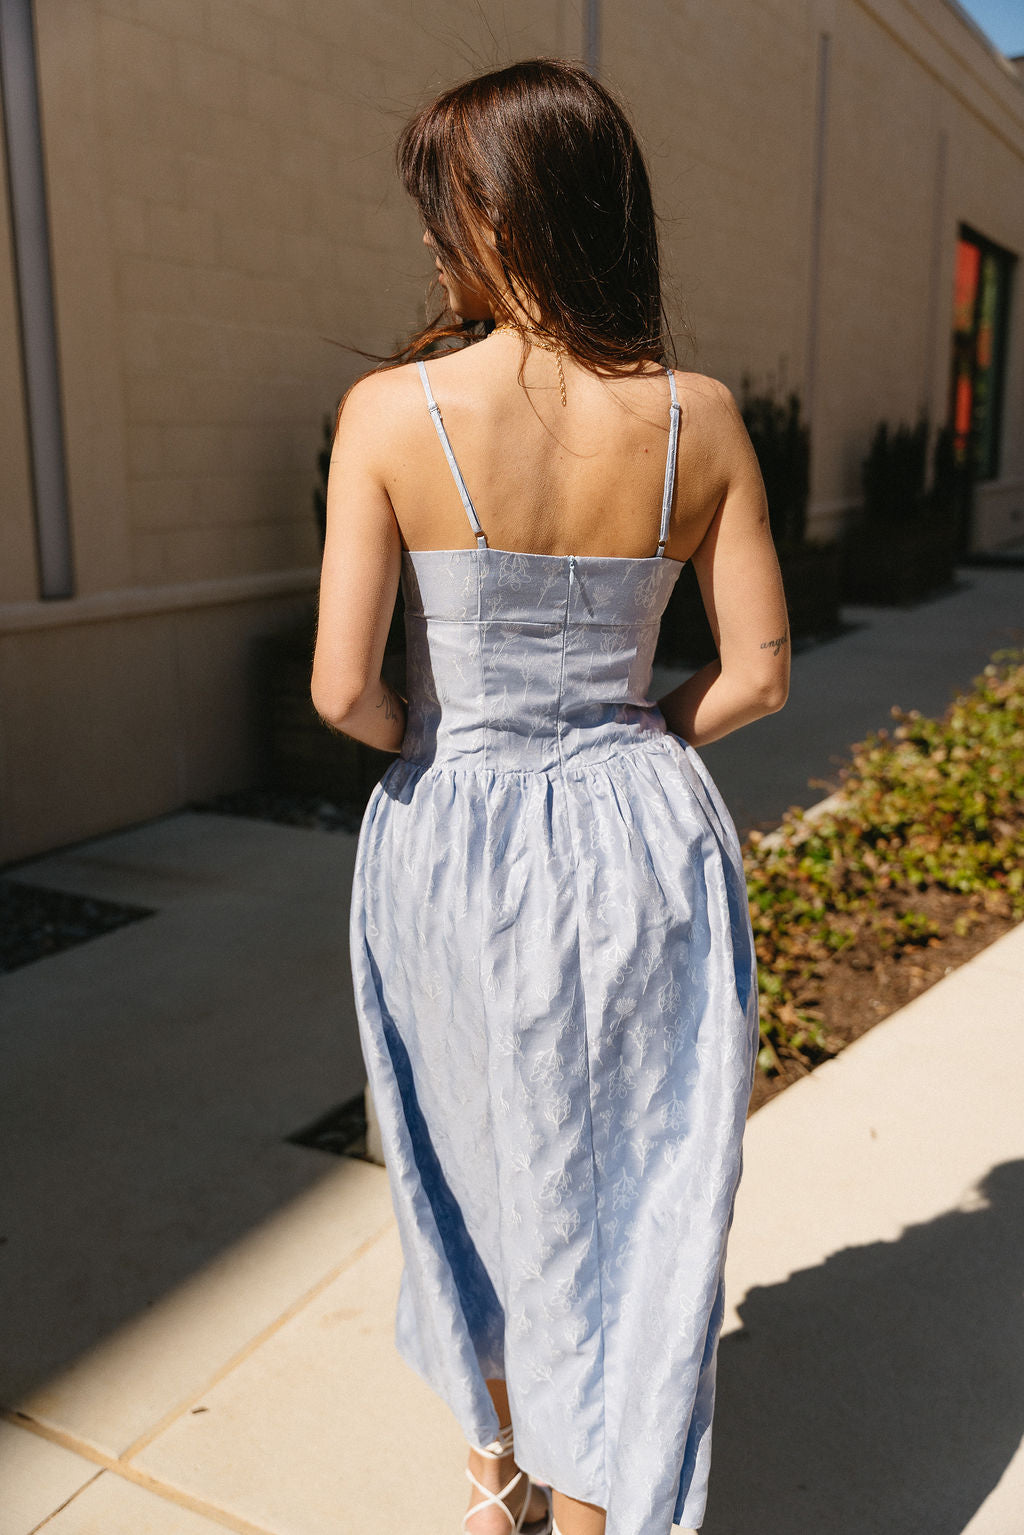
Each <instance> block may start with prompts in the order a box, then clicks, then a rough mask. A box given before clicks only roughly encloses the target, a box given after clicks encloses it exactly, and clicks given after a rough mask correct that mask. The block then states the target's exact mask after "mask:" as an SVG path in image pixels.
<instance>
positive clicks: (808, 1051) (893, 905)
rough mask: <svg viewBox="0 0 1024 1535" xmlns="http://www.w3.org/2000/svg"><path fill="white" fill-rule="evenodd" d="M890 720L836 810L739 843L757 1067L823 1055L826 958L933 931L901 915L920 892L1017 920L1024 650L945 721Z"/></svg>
mask: <svg viewBox="0 0 1024 1535" xmlns="http://www.w3.org/2000/svg"><path fill="white" fill-rule="evenodd" d="M892 713H893V717H894V719H895V720H896V721H897V724H896V726H895V728H894V729H893V731H892V733H891V734H890V733H889V731H887V730H880V731H878V732H877V733H875V734H873V735H871V736H869V737H868V738H867V739H866V740H865V741H863V742H861V743H860V744H859V745H857V746H855V747H854V748H853V749H852V753H851V759H850V762H849V764H848V765H847V766H846V767H845V768H844V769H843V770H842V789H843V796H844V798H843V801H842V803H841V804H840V806H839V807H838V808H837V809H835V810H834V811H832V812H831V813H830V814H828V815H824V816H822V817H820V818H819V819H817V820H814V821H807V820H806V819H805V818H804V815H803V812H802V811H800V810H795V811H790V812H789V813H788V814H787V815H786V817H785V818H784V820H783V822H782V826H781V828H780V830H779V833H778V840H777V841H775V840H774V839H771V840H769V842H768V843H767V844H765V843H764V838H763V836H761V835H760V834H758V833H756V832H755V833H751V835H750V837H749V839H748V844H747V852H746V872H747V889H748V894H749V897H750V911H751V919H752V921H753V925H754V936H755V941H756V945H757V957H758V966H759V977H760V993H761V1037H762V1052H761V1057H760V1062H761V1065H762V1067H763V1068H764V1069H766V1070H772V1069H776V1068H777V1067H778V1064H779V1056H780V1055H788V1056H791V1057H796V1058H799V1059H800V1060H802V1061H804V1062H805V1063H813V1062H814V1061H816V1060H821V1059H823V1058H825V1057H826V1056H828V1055H829V1054H831V1053H832V1051H831V1050H830V1049H829V1047H828V1043H827V1040H826V1037H825V1034H824V1030H823V1028H822V1018H821V1013H820V1009H819V1007H818V1006H817V1005H816V1003H815V1001H814V996H815V993H816V992H817V991H818V990H819V989H820V980H821V977H822V975H823V974H824V970H825V967H826V966H827V965H828V963H829V962H830V961H831V959H832V958H833V957H834V956H835V955H838V954H841V953H842V952H843V950H844V949H846V948H848V947H849V946H850V945H851V944H853V943H854V942H855V941H856V940H857V938H858V937H860V936H861V935H863V934H864V933H865V932H868V933H869V934H870V935H871V936H873V937H874V939H875V940H876V941H877V942H878V943H879V944H880V945H881V947H882V948H884V949H887V950H889V951H895V952H899V951H903V950H907V949H910V948H911V947H913V946H914V945H915V944H920V943H922V942H927V941H928V939H929V938H930V937H931V936H932V935H933V934H934V932H935V928H934V925H933V924H932V923H931V922H929V921H928V919H926V918H924V917H922V916H921V915H919V914H918V913H915V912H914V911H913V910H912V909H911V910H903V911H900V910H899V906H900V903H901V901H902V902H903V903H904V904H907V903H909V901H910V900H912V898H913V895H914V893H915V892H921V891H924V890H928V889H940V890H945V891H954V892H958V893H961V894H963V895H965V896H967V895H972V896H975V897H977V898H978V899H980V900H982V901H983V902H984V904H985V905H986V906H988V907H989V908H991V909H992V910H995V911H999V912H1002V913H1004V914H1005V915H1008V916H1013V917H1016V918H1021V917H1024V650H1007V651H998V652H996V653H995V654H994V655H993V656H992V659H991V661H990V662H989V664H988V665H987V666H986V667H985V670H984V673H983V674H982V675H981V676H980V677H978V678H976V679H975V681H974V684H973V687H972V690H971V691H970V692H968V693H966V694H964V695H962V696H961V697H959V698H957V699H956V700H955V701H954V702H953V703H952V704H951V705H950V707H949V709H948V710H947V711H946V713H945V714H944V715H943V717H942V719H940V720H935V719H927V718H924V717H923V716H922V715H921V714H919V713H918V711H917V710H911V711H909V712H904V711H902V710H899V709H895V708H894V709H893V711H892Z"/></svg>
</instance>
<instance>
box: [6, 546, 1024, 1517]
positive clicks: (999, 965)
mask: <svg viewBox="0 0 1024 1535" xmlns="http://www.w3.org/2000/svg"><path fill="white" fill-rule="evenodd" d="M976 578H978V579H977V580H976ZM968 579H969V581H970V582H971V583H972V585H971V587H970V589H969V590H967V591H964V590H962V591H961V592H960V593H957V594H953V595H952V596H950V597H948V598H945V599H943V600H942V601H941V602H939V603H936V604H934V605H932V607H931V608H929V609H919V610H916V611H915V612H914V613H911V614H902V615H892V614H890V613H881V614H874V615H871V616H870V621H869V622H868V621H867V620H866V623H867V627H866V628H862V629H857V630H854V631H852V632H851V633H850V634H849V635H847V636H846V637H845V638H843V639H840V640H837V641H835V642H834V643H833V644H832V645H829V646H823V647H821V651H820V652H807V653H805V654H804V655H802V656H798V657H797V658H796V664H795V666H794V690H793V694H792V697H791V701H790V704H789V705H788V706H787V709H786V710H785V711H783V713H782V714H781V715H779V716H773V717H772V718H771V720H769V721H764V722H760V724H759V726H756V727H750V729H751V732H753V731H754V730H757V729H760V728H761V727H762V726H764V727H768V726H771V727H773V728H775V727H776V724H777V722H778V723H779V724H782V723H784V722H785V721H786V718H787V716H788V715H789V714H790V711H791V710H792V711H793V714H792V729H791V731H790V732H789V735H788V737H787V738H786V742H787V751H788V755H787V758H786V762H785V765H784V771H781V770H780V774H779V776H778V778H777V779H776V780H772V782H775V783H776V788H777V789H778V790H779V793H778V794H777V796H776V801H775V803H776V804H777V803H778V798H779V797H782V799H783V801H784V802H783V803H782V805H781V806H780V807H779V808H778V810H777V811H776V814H778V813H781V809H784V808H785V805H786V804H788V803H790V798H789V790H788V787H787V784H788V780H787V779H786V778H785V774H787V773H788V774H791V773H793V772H794V771H796V768H795V764H798V763H803V764H804V767H803V768H801V769H800V771H801V772H804V780H805V784H806V777H807V776H810V775H812V774H815V773H817V772H818V771H819V770H820V768H827V765H828V761H829V757H830V755H831V754H833V753H835V754H839V753H841V751H842V749H843V746H844V744H846V742H848V741H849V740H852V739H855V738H856V737H857V735H858V734H862V733H864V731H865V730H866V729H868V728H870V726H871V725H877V724H883V723H885V722H886V720H885V717H884V716H885V715H886V712H887V709H888V704H889V703H890V702H893V701H897V702H900V703H902V704H903V705H904V706H905V707H912V706H916V707H920V708H922V709H925V710H927V711H929V712H932V711H934V710H937V709H939V708H941V707H942V706H943V705H944V703H945V702H946V701H947V699H948V696H950V695H951V694H952V693H953V692H955V691H956V690H957V688H958V687H960V686H963V685H966V683H968V682H969V681H970V678H971V677H972V676H973V675H974V674H975V672H976V671H977V670H979V669H980V666H981V665H982V664H983V663H984V660H985V659H986V656H987V654H988V650H989V649H990V648H992V646H993V645H994V644H1005V643H1008V642H1009V641H1010V640H1012V638H1013V633H1012V630H1013V627H1014V624H1015V623H1019V621H1020V619H1021V613H1022V608H1024V604H1022V603H1020V602H1019V600H1018V601H1017V603H1016V606H1014V594H1017V595H1018V598H1019V595H1020V594H1022V593H1024V576H1022V574H1021V573H1020V572H1016V571H1012V572H1004V571H991V572H990V571H984V572H974V571H972V572H970V573H968ZM951 604H953V605H954V606H950V605H951ZM957 604H959V605H958V606H956V605H957ZM937 609H941V610H942V611H943V612H944V613H945V614H946V615H947V618H946V621H945V622H943V621H941V620H939V619H937V618H936V615H935V610H937ZM894 617H898V618H899V620H900V623H899V624H898V625H895V624H894V623H893V619H894ZM940 646H941V647H944V648H941V649H938V650H937V649H936V647H940ZM894 655H895V657H896V660H897V661H899V659H900V657H902V658H903V663H904V670H903V671H901V672H900V673H899V676H898V680H899V686H898V687H894V683H893V677H892V674H891V673H890V672H888V671H887V670H886V668H887V667H889V666H891V665H892V664H893V659H892V658H893V656H894ZM828 656H830V657H831V659H830V660H829V661H828V665H827V666H826V665H825V660H824V659H823V658H825V657H828ZM929 660H930V661H931V663H932V665H931V666H929V664H928V663H929ZM876 669H878V670H879V671H880V673H881V676H882V680H881V681H874V680H872V679H873V677H874V672H875V670H876ZM668 685H670V683H669V684H668ZM929 689H930V693H929ZM936 695H940V696H936ZM844 697H845V699H846V701H847V703H848V705H849V711H850V712H849V718H850V719H851V721H852V725H851V728H849V729H846V728H845V727H843V725H842V710H841V708H840V707H839V703H840V702H841V700H842V699H843V698H844ZM879 698H884V699H885V702H884V704H883V703H880V702H879ZM837 700H838V701H837ZM869 708H870V709H874V710H875V713H874V715H873V717H872V718H870V719H867V720H866V722H865V723H863V724H862V723H861V722H860V715H859V714H858V710H862V711H863V712H864V714H866V713H867V711H868V709H869ZM879 716H882V717H879ZM840 731H842V734H839V732H840ZM743 734H744V733H743V732H741V733H740V735H739V736H738V737H737V738H736V739H737V741H739V738H740V736H742V735H743ZM773 739H774V738H773ZM752 740H753V736H751V741H752ZM766 740H767V735H766V734H765V735H762V742H764V741H766ZM730 744H731V743H730V742H728V741H727V742H723V743H720V745H721V746H722V747H725V746H727V745H730ZM815 754H817V755H815ZM707 758H708V761H709V764H710V762H711V752H710V751H709V752H708V754H707ZM770 759H771V754H770V753H766V752H765V751H764V750H763V749H762V748H761V746H759V747H758V750H757V751H748V753H747V758H746V768H745V772H746V775H747V779H746V782H747V786H748V792H749V794H750V803H751V804H753V802H754V799H755V797H756V796H757V795H759V794H761V795H762V796H764V792H765V783H766V781H767V779H770V778H771V773H770V772H769V773H768V774H767V777H766V772H765V767H766V763H767V762H769V761H770ZM736 762H737V764H741V763H742V756H741V754H740V755H737V758H736ZM804 769H806V771H804ZM713 771H714V772H715V773H716V776H717V777H718V778H719V782H720V784H721V785H722V787H723V792H724V793H725V794H726V798H727V800H729V793H730V791H729V789H728V788H727V787H726V784H725V777H726V775H725V774H724V773H723V772H722V771H721V768H720V767H717V766H716V767H713ZM821 792H822V791H820V790H818V791H812V792H810V793H807V792H805V793H804V794H803V796H800V795H799V794H797V795H796V796H795V799H796V801H797V802H800V801H801V799H802V802H804V803H810V802H811V801H813V800H814V799H817V798H819V797H820V794H821ZM730 803H731V801H730ZM761 803H763V804H767V803H768V800H767V798H766V797H763V798H762V801H761ZM737 819H738V820H741V819H742V817H741V816H739V815H738V816H737ZM354 841H355V839H354V838H353V837H349V836H346V835H344V834H339V833H334V834H328V833H323V832H315V831H303V830H297V829H292V828H287V827H282V826H275V825H271V824H268V823H262V822H256V821H244V820H235V819H231V818H228V817H221V816H206V815H197V814H189V813H183V814H180V815H173V816H168V817H165V818H163V819H161V820H158V821H154V822H152V823H149V824H147V825H145V826H142V827H138V828H135V829H132V830H130V831H127V832H123V833H118V834H116V835H114V836H110V837H105V838H100V839H96V840H95V841H93V842H90V843H87V844H83V845H82V846H80V847H78V848H74V849H70V850H67V851H65V852H62V853H57V854H52V855H49V856H47V857H45V858H40V859H35V860H32V861H30V862H27V863H24V864H22V865H21V866H20V867H18V868H17V869H15V870H11V871H10V872H11V873H12V874H13V875H15V876H16V877H17V878H19V879H22V880H25V881H27V882H29V883H37V884H40V885H48V886H52V887H54V888H59V889H65V890H71V891H76V892H78V893H82V894H87V895H90V896H94V897H106V898H108V899H112V900H116V901H124V902H132V903H137V904H141V905H147V906H151V907H153V908H154V909H155V912H156V914H155V915H154V916H152V917H148V918H145V919H143V920H142V921H139V922H136V923H134V924H132V925H130V926H127V927H124V928H121V929H118V930H116V931H115V932H112V933H109V934H107V935H105V936H104V937H102V938H97V939H94V940H92V941H90V942H87V943H84V944H82V945H80V946H79V947H77V948H73V949H69V950H66V951H65V952H63V953H60V954H57V955H54V956H52V957H50V958H48V959H46V960H44V961H40V962H38V963H36V964H33V965H29V966H26V967H25V968H23V969H21V970H18V971H15V972H13V973H12V974H10V975H8V976H6V977H3V978H0V1040H2V1049H3V1056H4V1069H3V1072H2V1079H0V1105H2V1108H0V1112H2V1115H3V1124H4V1135H3V1137H2V1138H0V1148H2V1149H0V1158H2V1160H3V1164H4V1165H3V1167H2V1169H0V1202H2V1205H3V1207H4V1214H3V1221H2V1224H0V1236H2V1237H3V1238H5V1239H6V1240H5V1241H4V1242H3V1243H2V1244H0V1287H2V1299H3V1303H2V1306H0V1402H2V1403H3V1405H4V1407H5V1408H6V1409H7V1411H6V1416H5V1420H4V1421H0V1535H30V1532H32V1531H35V1530H37V1529H45V1530H46V1531H47V1535H203V1532H207V1535H211V1532H212V1531H213V1530H215V1529H220V1528H225V1527H226V1528H228V1529H232V1530H235V1531H240V1532H249V1535H350V1532H351V1535H355V1532H357V1531H358V1532H359V1535H369V1532H373V1535H377V1532H387V1535H390V1532H392V1531H394V1532H395V1535H398V1532H400V1531H403V1532H404V1531H406V1530H408V1531H410V1532H413V1531H415V1532H416V1535H454V1532H455V1531H457V1530H458V1529H459V1528H460V1524H461V1516H462V1512H463V1510H464V1507H465V1500H466V1496H467V1491H468V1489H467V1486H466V1483H465V1481H464V1479H463V1476H462V1466H463V1464H464V1446H463V1444H462V1441H461V1436H460V1434H459V1431H458V1429H457V1427H456V1426H455V1424H454V1422H453V1420H452V1419H451V1417H450V1415H449V1413H448V1412H447V1410H446V1409H445V1408H444V1407H443V1406H442V1405H441V1404H440V1403H439V1402H438V1401H437V1399H436V1398H435V1397H434V1396H433V1395H432V1393H431V1392H430V1391H429V1390H428V1389H427V1388H426V1386H425V1385H424V1384H423V1383H422V1382H421V1381H419V1380H418V1378H417V1377H415V1376H414V1375H412V1374H411V1373H410V1372H409V1371H408V1370H407V1368H406V1367H405V1366H404V1365H403V1364H402V1363H401V1361H400V1360H399V1359H398V1357H397V1355H396V1354H395V1352H394V1349H393V1345H392V1330H393V1323H394V1309H395V1303H396V1299H397V1289H398V1280H399V1274H400V1255H399V1248H398V1242H397V1236H396V1232H395V1227H394V1222H393V1219H392V1215H391V1207H390V1201H389V1197H388V1189H387V1179H386V1174H385V1173H384V1171H383V1169H381V1168H379V1167H375V1166H372V1165H370V1164H368V1163H365V1162H360V1161H355V1160H350V1159H345V1158H334V1157H330V1156H328V1155H325V1154H324V1153H322V1152H319V1151H315V1150H310V1149H308V1148H306V1147H302V1146H296V1145H294V1144H291V1143H290V1142H288V1141H287V1140H286V1139H285V1137H287V1136H289V1135H291V1134H293V1133H294V1132H295V1131H297V1130H298V1129H300V1128H301V1127H303V1126H305V1125H307V1124H308V1123H309V1122H310V1121H311V1120H313V1119H315V1118H317V1117H318V1115H320V1114H322V1113H323V1112H324V1111H325V1110H326V1109H328V1108H330V1107H331V1106H332V1105H333V1104H336V1103H339V1102H341V1101H343V1100H344V1099H345V1098H347V1097H349V1096H351V1095H352V1094H353V1093H355V1092H356V1091H358V1090H359V1088H360V1087H361V1085H362V1080H363V1073H362V1066H361V1061H360V1058H359V1054H358V1045H357V1039H356V1033H355V1024H354V1017H353V1009H352V995H351V980H350V975H349V970H348V954H347V946H346V939H347V916H348V900H349V882H350V877H351V865H352V856H353V853H354ZM1022 1068H1024V928H1019V929H1017V930H1016V931H1015V932H1013V933H1011V934H1009V935H1008V936H1007V937H1006V938H1004V939H1002V940H1001V941H1000V942H999V943H997V944H995V945H993V946H992V947H991V948H990V949H989V950H987V951H986V952H985V953H983V954H981V955H979V956H978V957H977V958H976V959H975V960H973V961H972V962H971V963H970V964H968V965H966V966H964V967H962V968H961V969H960V970H958V971H956V972H954V973H952V974H951V975H949V976H948V977H947V978H946V979H945V980H944V981H942V982H940V983H939V985H937V986H935V987H933V988H932V990H931V991H929V992H927V993H925V994H924V995H923V996H921V997H919V998H918V999H916V1001H914V1002H913V1003H911V1004H910V1005H909V1006H908V1007H906V1008H904V1009H903V1010H902V1011H901V1012H900V1013H898V1014H895V1015H894V1016H893V1017H891V1018H890V1019H888V1020H887V1021H886V1022H884V1023H882V1024H880V1025H878V1026H876V1028H875V1029H874V1030H872V1031H871V1032H870V1033H869V1034H867V1035H865V1036H864V1037H863V1038H861V1039H860V1040H859V1041H857V1043H856V1044H854V1045H853V1046H851V1047H850V1048H849V1049H848V1050H847V1051H845V1052H844V1053H843V1054H842V1055H841V1056H840V1057H839V1058H838V1059H837V1060H835V1061H833V1062H830V1063H829V1064H827V1065H825V1066H823V1067H820V1068H819V1069H818V1070H817V1071H816V1072H815V1073H813V1075H812V1076H810V1077H809V1078H807V1079H806V1080H804V1081H802V1082H800V1083H798V1084H797V1085H796V1086H794V1087H791V1088H789V1089H788V1090H787V1091H786V1092H785V1093H784V1094H782V1095H781V1096H780V1097H778V1098H776V1099H773V1100H772V1101H771V1102H769V1103H768V1104H767V1105H765V1106H764V1107H763V1108H762V1109H761V1110H759V1112H758V1113H757V1114H755V1115H754V1116H753V1118H752V1119H751V1121H750V1123H749V1126H748V1130H747V1138H746V1142H745V1163H744V1176H743V1181H742V1184H741V1189H740V1197H739V1202H738V1206H737V1214H736V1222H735V1225H734V1227H733V1233H732V1239H731V1244H730V1256H729V1267H728V1272H727V1280H728V1291H729V1300H730V1312H729V1316H728V1319H727V1324H726V1331H725V1333H724V1335H723V1339H722V1347H721V1352H720V1371H719V1398H718V1413H717V1417H716V1427H715V1455H714V1469H713V1473H712V1489H711V1499H710V1504H709V1510H708V1517H707V1520H706V1522H705V1525H704V1527H703V1528H704V1535H752V1532H754V1531H755V1530H756V1531H758V1532H759V1535H875V1532H879V1535H904V1532H905V1535H964V1532H969V1535H1021V1531H1022V1530H1024V1518H1022V1517H1021V1515H1020V1510H1021V1509H1022V1508H1024V1452H1021V1450H1020V1441H1021V1435H1022V1432H1024V1343H1022V1339H1024V1328H1022V1326H1021V1322H1022V1314H1021V1313H1022V1301H1021V1293H1020V1281H1019V1275H1020V1272H1021V1259H1022V1257H1024V1252H1022V1248H1024V1115H1022V1113H1021V1107H1020V1105H1021V1091H1020V1082H1021V1079H1022V1075H1021V1074H1022Z"/></svg>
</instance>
